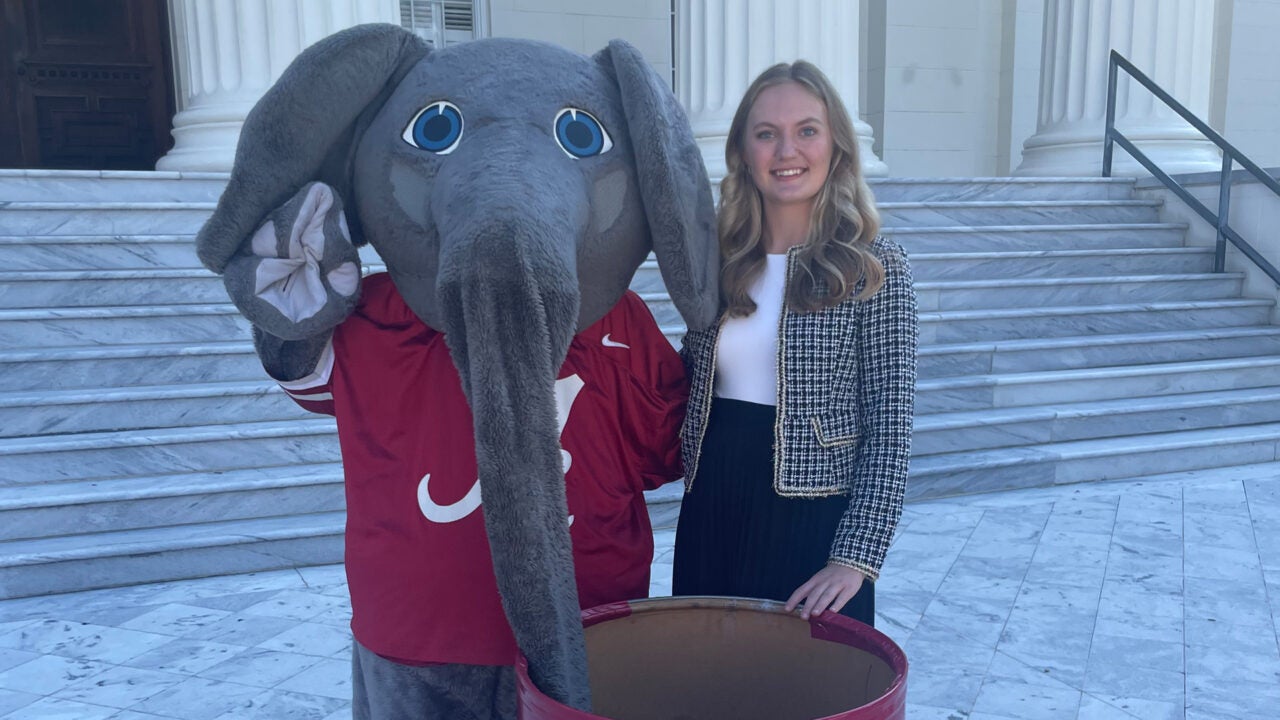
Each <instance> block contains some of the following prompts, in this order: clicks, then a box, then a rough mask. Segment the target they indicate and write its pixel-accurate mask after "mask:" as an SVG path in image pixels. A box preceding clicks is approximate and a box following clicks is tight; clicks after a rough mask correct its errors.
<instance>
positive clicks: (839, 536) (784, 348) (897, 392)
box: [681, 237, 919, 581]
mask: <svg viewBox="0 0 1280 720" xmlns="http://www.w3.org/2000/svg"><path fill="white" fill-rule="evenodd" d="M872 249H873V252H874V253H875V254H876V256H877V257H878V258H879V259H880V262H881V263H882V264H883V265H884V269H885V280H884V285H883V286H882V287H881V288H880V290H878V291H877V292H876V294H875V295H873V296H871V297H870V298H868V299H867V300H862V301H858V300H854V299H848V300H845V301H844V302H842V303H840V304H839V305H836V306H834V307H830V308H826V309H824V310H820V311H818V312H813V313H797V312H793V311H792V310H789V309H784V310H783V313H782V318H781V320H780V323H779V330H778V332H779V337H780V342H779V343H778V390H777V392H778V399H777V408H778V413H777V420H776V422H775V425H774V467H773V487H774V490H775V491H776V492H777V493H778V494H779V495H782V496H784V497H820V496H828V495H848V496H849V509H848V510H847V511H845V514H844V517H843V518H842V519H841V521H840V524H839V527H838V528H837V530H836V534H835V538H834V540H833V541H832V545H831V554H830V561H831V562H834V563H837V564H840V565H845V566H847V567H852V568H855V569H857V570H860V571H861V572H862V573H864V574H865V575H866V576H867V577H868V578H869V579H871V580H873V581H874V580H875V579H876V578H877V577H879V574H880V567H881V565H882V564H883V563H884V556H885V553H886V551H887V550H888V549H889V542H890V540H892V539H893V531H894V528H896V527H897V524H898V519H899V518H900V517H901V516H902V499H903V494H904V492H905V490H906V482H907V465H908V460H909V458H910V455H911V428H912V416H913V412H914V404H915V383H916V348H917V345H918V342H919V320H918V317H917V310H916V295H915V289H914V288H913V286H912V280H911V267H910V265H909V263H908V262H907V256H906V253H904V252H903V250H902V248H901V247H900V246H898V245H897V244H896V243H894V242H891V241H889V240H886V239H884V238H883V237H877V238H876V240H875V243H874V244H873V248H872ZM797 250H798V248H792V250H791V251H790V252H788V254H787V278H788V282H789V281H790V278H791V277H792V275H793V273H794V271H795V263H796V251H797ZM855 294H856V293H855ZM723 324H724V317H723V315H722V316H721V318H720V319H719V320H718V321H717V322H716V323H714V324H713V325H712V326H710V327H709V328H707V329H705V330H700V331H696V332H690V333H688V334H686V335H685V338H684V344H683V347H682V349H681V355H682V356H683V357H684V360H685V366H686V369H687V371H688V373H689V406H688V414H687V415H686V417H685V422H684V426H683V427H682V429H681V441H682V444H683V447H682V453H683V459H684V467H685V492H693V491H694V490H695V488H694V478H695V477H696V475H697V471H698V460H699V457H700V455H701V451H702V439H703V436H704V434H705V432H706V428H707V420H708V418H709V416H710V412H711V398H712V390H713V388H714V385H715V367H716V349H717V346H718V344H719V343H718V340H719V336H720V329H721V328H722V327H723Z"/></svg>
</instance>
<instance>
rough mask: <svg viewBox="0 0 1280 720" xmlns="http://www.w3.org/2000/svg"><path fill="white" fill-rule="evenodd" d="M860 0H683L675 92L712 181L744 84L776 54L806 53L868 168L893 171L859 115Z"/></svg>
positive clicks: (799, 56) (785, 58) (720, 171)
mask: <svg viewBox="0 0 1280 720" xmlns="http://www.w3.org/2000/svg"><path fill="white" fill-rule="evenodd" d="M858 10H859V8H858V3H857V2H853V1H852V0H678V2H677V5H676V74H677V79H676V92H677V93H678V94H679V97H680V101H681V103H683V104H684V107H685V110H686V111H687V112H688V113H689V120H690V122H691V123H692V124H693V132H694V135H695V136H696V137H697V139H698V146H699V147H700V148H701V149H702V157H703V159H704V160H705V161H706V164H707V171H708V172H709V173H710V174H711V178H712V180H713V181H718V180H719V179H720V178H722V177H724V174H725V163H724V144H725V140H726V138H727V137H728V134H729V123H730V122H731V121H732V120H733V113H734V111H735V110H737V108H738V102H739V101H740V100H741V99H742V95H743V93H745V92H746V90H747V86H748V85H750V84H751V81H752V80H754V79H755V77H756V75H758V74H760V72H761V71H762V70H764V69H765V68H767V67H769V66H770V65H773V64H775V63H779V62H791V61H793V60H808V61H809V62H812V63H813V64H815V65H817V66H818V67H819V68H821V69H822V71H823V72H824V73H826V74H827V77H829V78H831V82H832V83H833V84H834V85H835V87H836V90H837V91H838V92H839V93H840V97H841V99H842V100H843V101H844V104H845V108H846V109H847V110H848V111H849V116H850V117H851V118H853V121H854V130H855V131H856V132H857V133H858V140H859V148H860V150H861V153H862V165H863V169H864V170H865V172H866V173H867V174H868V175H887V174H888V172H889V168H888V166H886V165H885V164H884V163H883V162H882V161H881V160H880V158H878V157H876V155H875V153H874V152H873V151H872V150H871V144H872V140H873V136H872V130H871V126H870V125H868V124H867V123H865V122H863V121H862V120H861V119H859V117H858V30H859V28H858V23H859V15H858Z"/></svg>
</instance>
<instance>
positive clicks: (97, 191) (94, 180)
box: [0, 169, 1133, 202]
mask: <svg viewBox="0 0 1280 720" xmlns="http://www.w3.org/2000/svg"><path fill="white" fill-rule="evenodd" d="M228 177H229V176H228V174H227V173H218V172H168V171H132V170H125V171H120V170H8V169H4V170H0V201H6V200H7V201H15V200H17V201H41V200H47V199H48V198H51V197H76V198H81V199H85V200H99V201H125V200H130V199H137V198H147V199H149V200H164V201H193V200H194V201H208V202H214V201H217V199H218V197H219V196H220V195H221V194H222V190H223V188H224V187H225V186H226V183H227V180H228ZM868 183H869V184H870V186H871V189H872V191H873V192H874V193H875V196H876V198H877V199H879V200H884V201H889V200H898V201H902V200H989V199H1011V200H1012V199H1017V200H1039V199H1044V200H1067V199H1089V200H1096V199H1123V198H1127V197H1130V196H1131V194H1132V191H1133V179H1132V178H1086V177H1063V178H1022V177H990V178H868Z"/></svg>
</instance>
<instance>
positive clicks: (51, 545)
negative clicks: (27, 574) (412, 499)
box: [0, 512, 346, 567]
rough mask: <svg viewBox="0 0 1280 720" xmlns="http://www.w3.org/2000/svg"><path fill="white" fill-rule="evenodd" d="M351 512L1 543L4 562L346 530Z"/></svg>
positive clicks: (10, 564) (6, 564) (79, 557)
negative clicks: (348, 515) (348, 513)
mask: <svg viewBox="0 0 1280 720" xmlns="http://www.w3.org/2000/svg"><path fill="white" fill-rule="evenodd" d="M345 526H346V513H344V512H323V513H313V514H307V515H279V516H274V517H267V518H252V519H249V520H222V521H218V522H211V523H199V524H195V525H166V526H162V527H154V528H142V529H137V530H113V531H108V532H98V533H86V534H83V535H64V536H61V537H52V538H34V539H23V540H7V541H3V542H0V567H14V566H21V565H39V564H43V563H48V562H65V561H68V560H88V559H92V558H99V557H110V556H114V555H140V554H144V553H154V552H163V551H172V550H183V549H190V548H207V547H212V546H218V545H241V544H246V543H255V542H261V541H263V540H285V539H292V538H306V537H317V536H325V535H341V534H342V533H343V531H344V529H345Z"/></svg>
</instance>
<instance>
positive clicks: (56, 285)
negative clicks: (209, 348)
mask: <svg viewBox="0 0 1280 720" xmlns="http://www.w3.org/2000/svg"><path fill="white" fill-rule="evenodd" d="M222 302H227V290H226V288H225V286H224V285H223V282H222V278H221V277H219V276H217V275H214V274H213V273H211V272H209V271H208V270H204V269H180V268H179V269H171V268H150V269H129V270H48V271H19V272H0V308H61V307H94V306H122V305H182V304H189V303H222Z"/></svg>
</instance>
